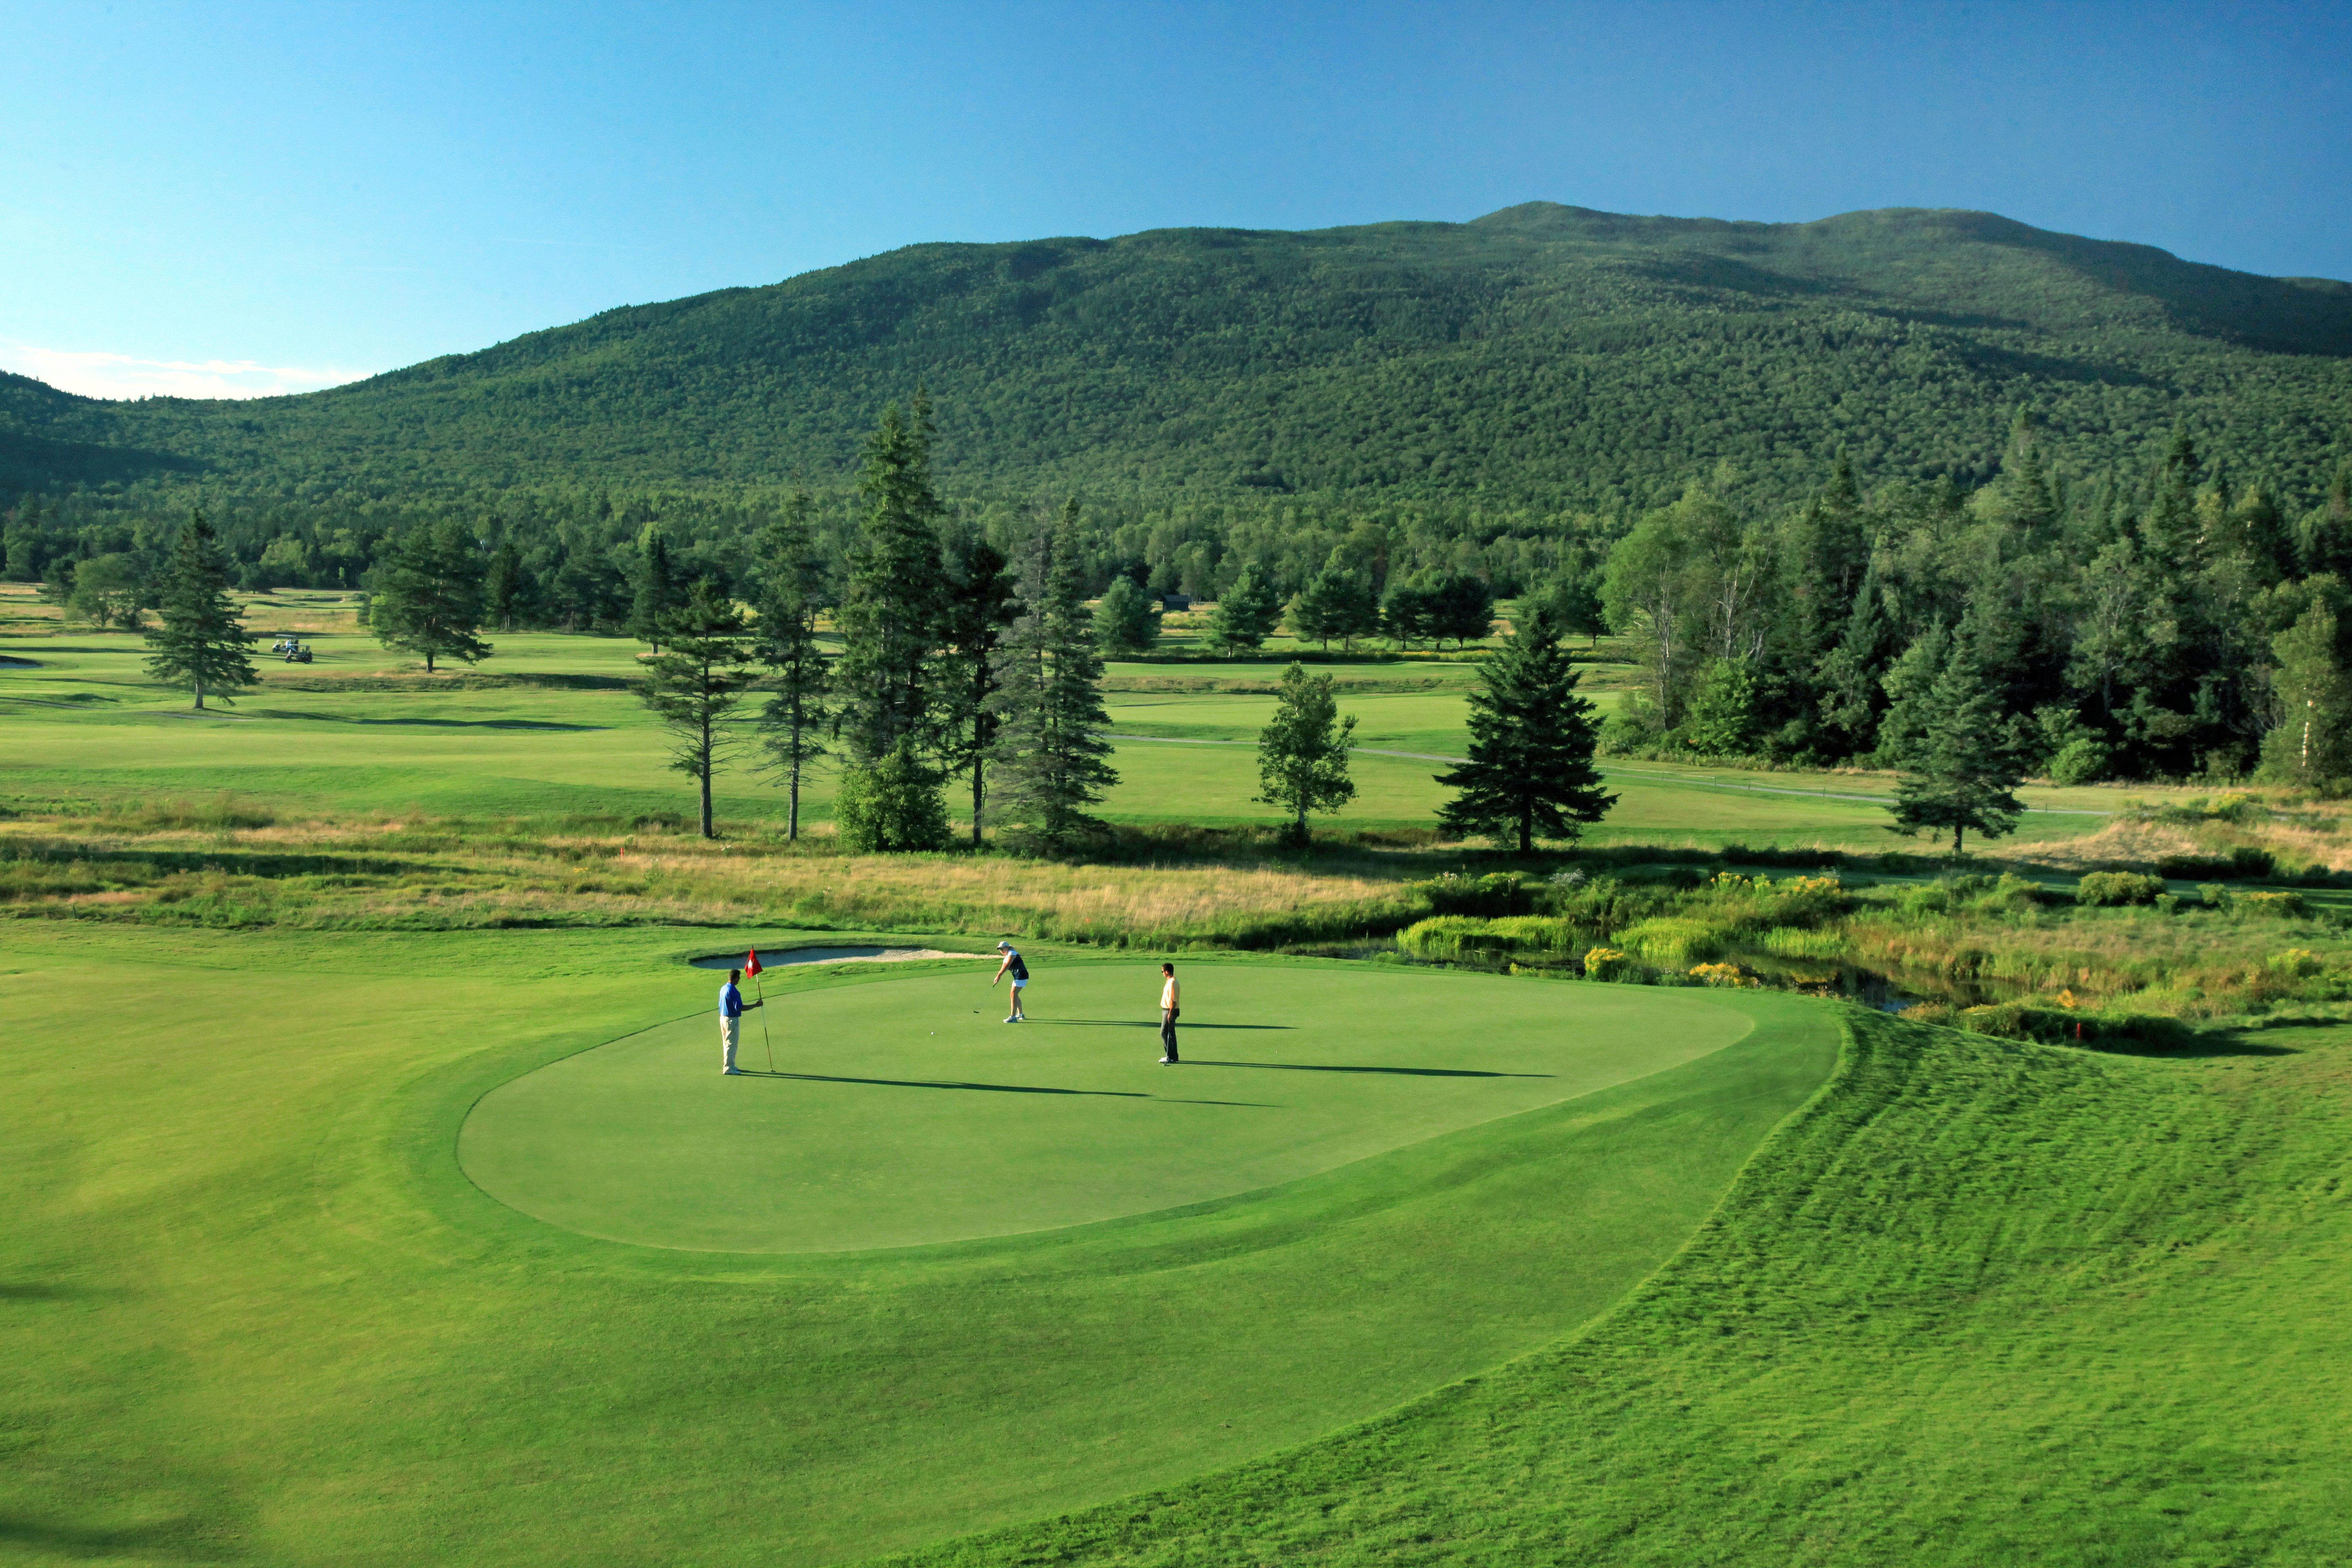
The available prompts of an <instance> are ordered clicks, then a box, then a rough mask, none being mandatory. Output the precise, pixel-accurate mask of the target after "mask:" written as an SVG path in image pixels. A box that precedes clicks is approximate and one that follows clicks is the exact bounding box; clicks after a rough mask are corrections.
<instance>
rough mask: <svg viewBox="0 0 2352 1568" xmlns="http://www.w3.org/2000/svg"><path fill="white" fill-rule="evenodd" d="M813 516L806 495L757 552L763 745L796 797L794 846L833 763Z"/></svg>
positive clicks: (790, 820)
mask: <svg viewBox="0 0 2352 1568" xmlns="http://www.w3.org/2000/svg"><path fill="white" fill-rule="evenodd" d="M809 510H810V506H809V498H808V496H807V495H806V494H805V493H802V494H799V495H795V496H793V498H792V500H790V501H788V502H787V503H786V506H785V510H784V513H783V515H782V517H780V518H778V519H777V520H776V521H773V522H772V523H770V524H769V525H768V526H767V527H766V528H763V529H761V531H760V534H759V537H758V539H757V541H756V542H755V544H754V549H755V551H756V552H757V555H758V558H759V564H760V576H761V588H760V602H759V605H758V611H759V621H758V624H757V626H756V627H755V631H754V637H753V639H752V651H753V653H754V655H755V656H756V657H757V658H758V659H759V660H760V662H761V664H762V665H764V666H766V667H767V669H768V676H769V685H770V689H771V690H772V693H773V695H772V696H771V697H770V698H769V699H768V700H767V702H766V703H765V704H764V705H763V706H762V707H761V710H760V718H759V726H760V744H761V749H762V750H763V751H764V752H766V753H767V762H766V764H765V766H766V769H767V771H768V772H770V773H772V774H773V775H775V777H777V778H778V779H779V780H780V781H781V782H782V784H783V786H784V788H785V790H786V791H787V792H788V794H787V796H786V800H787V804H786V806H785V816H784V837H785V838H786V839H787V840H789V841H792V842H794V843H797V842H798V841H799V839H800V836H801V784H802V782H803V778H804V777H805V776H806V774H807V772H808V770H809V768H810V767H811V766H813V765H814V763H816V762H817V761H818V760H820V759H821V758H823V757H824V755H825V746H824V731H825V727H826V725H827V724H828V723H829V722H830V721H831V718H832V710H831V704H830V700H829V699H830V698H831V695H832V690H833V682H832V672H831V671H830V670H829V669H828V668H826V664H825V658H824V649H823V648H821V647H819V646H818V645H817V639H816V621H817V616H818V615H819V613H820V612H821V611H822V610H823V609H824V586H825V584H824V578H825V573H824V560H823V558H822V557H820V556H819V555H818V553H817V550H816V543H815V540H814V536H813V533H814V531H813V530H812V529H811V527H810V525H809V521H808V514H809Z"/></svg>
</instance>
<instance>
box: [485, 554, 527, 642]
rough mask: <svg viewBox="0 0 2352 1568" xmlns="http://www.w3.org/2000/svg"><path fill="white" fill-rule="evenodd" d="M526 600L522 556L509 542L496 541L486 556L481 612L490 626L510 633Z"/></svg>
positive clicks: (521, 614) (525, 608) (525, 573)
mask: <svg viewBox="0 0 2352 1568" xmlns="http://www.w3.org/2000/svg"><path fill="white" fill-rule="evenodd" d="M529 601H530V570H529V569H528V568H527V567H525V566H524V565H523V563H522V552H521V551H520V550H518V549H517V548H515V542H514V541H513V540H511V539H502V540H500V541H499V547H498V548H497V549H496V550H493V551H491V552H490V568H489V572H488V575H487V576H485V577H484V578H483V580H482V610H483V613H484V615H485V616H488V620H489V623H490V625H492V626H496V627H498V628H499V630H500V631H503V632H510V631H512V630H514V629H515V627H516V626H519V625H520V624H521V621H522V618H523V616H524V615H525V614H526V613H527V611H528V606H529Z"/></svg>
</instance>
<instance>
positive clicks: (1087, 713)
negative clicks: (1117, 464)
mask: <svg viewBox="0 0 2352 1568" xmlns="http://www.w3.org/2000/svg"><path fill="white" fill-rule="evenodd" d="M1078 516H1079V513H1078V503H1077V501H1076V500H1071V502H1070V503H1069V505H1068V506H1067V507H1066V508H1065V509H1064V510H1063V512H1062V519H1061V521H1060V523H1059V524H1058V525H1057V526H1055V527H1053V528H1051V529H1040V530H1039V531H1038V533H1037V536H1036V538H1035V539H1034V540H1033V541H1032V542H1030V544H1029V546H1028V547H1027V548H1026V549H1025V550H1024V551H1023V552H1022V559H1021V601H1022V605H1021V614H1020V617H1019V618H1018V619H1017V620H1015V621H1014V622H1013V627H1012V630H1011V631H1010V632H1009V633H1008V634H1007V635H1006V637H1005V640H1004V655H1005V658H1004V666H1003V670H1004V673H1003V685H1002V687H1001V688H1000V689H998V691H997V693H996V696H995V697H994V698H993V699H992V705H993V709H994V711H995V713H996V715H997V720H998V725H999V727H998V730H997V732H996V737H995V740H994V742H993V743H992V746H991V748H990V753H989V754H990V761H991V763H992V765H993V770H994V773H995V778H996V791H995V804H994V805H993V807H992V812H993V814H994V815H995V816H998V817H1000V818H1002V819H1003V820H1006V821H1011V822H1017V823H1020V824H1023V825H1024V826H1025V827H1026V828H1027V830H1028V833H1029V836H1030V837H1032V838H1034V840H1035V841H1036V842H1037V843H1039V844H1041V845H1043V846H1044V847H1047V848H1058V847H1061V846H1063V845H1065V844H1066V843H1067V842H1069V840H1070V839H1072V838H1073V837H1076V836H1077V835H1078V834H1080V833H1082V832H1084V831H1086V830H1087V829H1089V828H1092V827H1094V826H1097V824H1096V823H1095V820H1094V818H1093V817H1091V816H1087V810H1086V808H1087V806H1089V805H1095V804H1096V803H1097V802H1098V801H1100V800H1101V799H1102V798H1103V796H1104V795H1106V794H1107V793H1108V791H1109V790H1110V788H1111V786H1112V785H1114V784H1118V773H1117V771H1116V770H1114V769H1113V768H1112V767H1111V765H1110V763H1109V762H1108V758H1109V756H1110V752H1111V745H1110V742H1108V741H1107V740H1105V739H1103V731H1105V730H1107V729H1108V728H1109V727H1110V715H1109V714H1108V712H1106V711H1105V710H1104V708H1103V700H1102V688H1101V680H1102V669H1103V665H1102V656H1101V654H1100V653H1098V652H1097V650H1096V647H1095V637H1094V627H1093V624H1092V620H1093V617H1092V616H1090V615H1089V614H1088V613H1087V604H1086V597H1085V592H1086V584H1085V580H1084V579H1083V578H1082V577H1081V575H1080V572H1081V569H1082V566H1083V562H1082V559H1081V553H1080V546H1079V541H1078Z"/></svg>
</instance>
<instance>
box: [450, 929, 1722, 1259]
mask: <svg viewBox="0 0 2352 1568" xmlns="http://www.w3.org/2000/svg"><path fill="white" fill-rule="evenodd" d="M990 973H992V970H991V968H990V967H989V966H988V965H986V964H984V963H965V964H963V965H962V966H961V968H960V969H958V970H955V971H953V972H951V973H944V974H930V975H924V976H921V977H903V978H902V977H900V976H898V975H893V976H892V977H891V978H889V979H887V980H881V981H876V982H874V983H871V984H858V985H851V986H844V987H839V988H836V989H832V990H823V991H815V992H811V993H808V994H792V993H785V994H782V995H780V996H779V998H778V999H777V1001H776V1003H775V1004H774V1005H772V1006H771V1007H769V1008H768V1009H767V1010H766V1011H767V1015H768V1022H769V1025H770V1027H771V1028H772V1029H773V1030H774V1031H775V1033H776V1034H777V1035H778V1036H779V1037H780V1040H779V1047H780V1048H779V1050H778V1053H777V1057H776V1062H777V1068H778V1071H777V1075H776V1076H773V1077H770V1076H766V1075H765V1074H764V1072H762V1071H761V1068H762V1064H763V1062H764V1061H765V1060H766V1051H765V1049H764V1047H762V1045H761V1015H760V1014H759V1013H756V1012H755V1013H752V1014H750V1015H748V1016H746V1018H745V1019H744V1022H745V1024H746V1026H747V1028H746V1031H745V1045H746V1047H748V1049H747V1050H746V1052H745V1053H744V1054H745V1057H746V1058H747V1059H746V1060H745V1062H744V1064H743V1065H745V1066H746V1067H747V1068H751V1069H752V1070H753V1072H755V1073H758V1074H759V1076H756V1077H746V1078H743V1079H727V1078H723V1077H721V1076H720V1075H719V1071H718V1058H719V1048H718V1039H717V1037H718V1030H717V1027H716V1026H715V1025H714V1024H713V1022H712V1021H711V1019H710V1017H709V1016H703V1017H698V1018H694V1019H691V1020H688V1021H684V1022H680V1023H676V1024H669V1025H665V1026H661V1027H658V1028H655V1029H651V1030H647V1031H646V1032H645V1033H643V1034H639V1035H634V1036H631V1037H628V1038H626V1039H623V1040H618V1041H615V1042H614V1043H613V1044H611V1045H608V1046H604V1047H601V1048H599V1049H596V1050H593V1051H588V1052H584V1053H583V1054H581V1055H579V1056H574V1057H569V1058H565V1059H564V1060H562V1061H560V1062H556V1063H552V1064H551V1065H550V1066H547V1067H544V1068H541V1069H539V1070H538V1071H537V1072H534V1073H531V1074H529V1075H527V1076H525V1077H523V1078H520V1079H516V1080H515V1081H514V1082H512V1083H509V1084H506V1085H504V1086H502V1087H501V1088H499V1089H496V1090H494V1091H492V1092H491V1093H490V1094H488V1095H487V1096H485V1097H484V1098H483V1100H482V1101H481V1103H480V1104H479V1105H478V1106H477V1107H476V1108H475V1110H474V1112H473V1114H472V1115H471V1116H470V1117H469V1118H468V1119H467V1122H466V1127H465V1131H464V1132H463V1134H462V1136H461V1138H460V1141H459V1143H458V1156H459V1159H460V1161H461V1162H462V1163H463V1164H464V1166H465V1168H466V1172H467V1174H468V1175H469V1176H471V1177H472V1178H473V1179H474V1181H475V1182H476V1183H477V1184H479V1185H480V1186H481V1187H482V1189H483V1190H484V1191H485V1192H488V1193H489V1194H491V1195H492V1196H494V1197H497V1198H499V1199H500V1200H502V1201H503V1202H506V1203H509V1204H511V1205H514V1206H515V1207H516V1208H519V1209H521V1210H523V1211H524V1212H525V1213H528V1214H531V1215H537V1216H539V1217H540V1218H542V1219H545V1220H548V1221H550V1222H551V1223H553V1224H557V1225H562V1226H566V1227H568V1228H570V1229H573V1230H578V1231H582V1232H584V1233H586V1234H588V1235H592V1236H602V1237H610V1238H612V1239H614V1240H618V1241H631V1242H637V1243H640V1244H643V1245H646V1246H654V1247H703V1248H710V1249H714V1250H728V1251H741V1252H798V1251H829V1250H846V1249H856V1248H864V1247H905V1246H911V1245H915V1244H918V1243H923V1242H935V1241H957V1240H965V1239H970V1238H973V1237H986V1236H999V1235H1006V1234H1010V1233H1013V1232H1019V1231H1032V1230H1043V1229H1048V1228H1052V1227H1055V1226H1075V1225H1083V1224H1086V1223H1087V1222H1089V1221H1097V1220H1105V1219H1111V1218H1116V1217H1118V1216H1120V1215H1130V1214H1138V1213H1144V1212H1148V1211H1152V1210H1159V1209H1171V1208H1176V1207H1179V1206H1181V1205H1189V1204H1196V1203H1201V1202H1203V1201H1206V1200H1209V1199H1213V1198H1221V1197H1225V1196H1228V1195H1230V1194H1235V1193H1241V1192H1246V1191H1249V1190H1251V1189H1255V1188H1261V1187H1271V1186H1274V1185H1276V1184H1280V1183H1283V1182H1287V1181H1291V1180H1295V1179H1296V1178H1297V1177H1300V1176H1306V1175H1312V1174H1314V1173H1318V1172H1320V1171H1326V1170H1329V1169H1331V1168H1333V1167H1335V1166H1338V1165H1342V1164H1345V1163H1349V1162H1351V1161H1356V1160H1360V1159H1363V1158H1365V1157H1366V1156H1368V1155H1371V1154H1376V1153H1380V1152H1383V1151H1386V1150H1389V1149H1392V1148H1395V1147H1398V1146H1400V1145H1402V1144H1406V1143H1411V1142H1418V1141H1420V1140H1422V1139H1425V1138H1430V1137H1433V1136H1435V1135H1436V1134H1439V1133H1442V1132H1447V1131H1453V1130H1454V1129H1456V1128H1460V1127H1465V1126H1469V1125H1472V1124H1475V1123H1477V1122H1480V1121H1490V1120H1492V1119H1494V1118H1496V1117H1501V1116H1509V1115H1512V1114H1515V1113H1517V1112H1519V1111H1522V1110H1531V1109H1533V1108H1535V1107H1538V1106H1542V1105H1549V1104H1551V1103H1553V1102H1555V1101H1558V1100H1569V1099H1573V1098H1575V1097H1577V1096H1579V1095H1584V1094H1590V1093H1591V1092H1593V1091H1595V1090H1597V1089H1605V1088H1608V1087H1610V1086H1611V1085H1613V1084H1617V1083H1622V1082H1624V1081H1627V1080H1629V1079H1636V1078H1641V1077H1644V1076H1646V1075H1648V1074H1651V1073H1654V1072H1657V1071H1660V1070H1661V1069H1663V1068H1670V1067H1675V1066H1677V1065H1679V1064H1681V1063H1684V1062H1687V1061H1691V1060H1694V1059H1696V1058H1700V1057H1703V1056H1706V1055H1708V1054H1710V1053H1712V1052H1715V1051H1717V1050H1719V1049H1721V1048H1722V1047H1725V1046H1727V1045H1729V1044H1731V1043H1732V1042H1733V1041H1735V1040H1737V1039H1738V1038H1739V1037H1741V1036H1742V1035H1744V1034H1746V1033H1747V1032H1748V1029H1749V1028H1750V1027H1752V1026H1753V1021H1752V1019H1751V1018H1749V1017H1748V1016H1747V1015H1745V1014H1742V1013H1737V1012H1733V1011H1730V1010H1727V1009H1726V1008H1723V1007H1720V1006H1717V1005H1714V1004H1713V1003H1712V1002H1711V1001H1710V1000H1709V999H1708V997H1707V996H1706V994H1704V993H1697V992H1672V991H1668V992H1657V991H1648V992H1644V991H1641V990H1634V989H1627V988H1622V987H1604V986H1575V987H1563V986H1559V985H1544V986H1538V985H1525V984H1522V985H1509V984H1497V983H1496V981H1494V980H1492V979H1491V978H1486V977H1483V976H1477V975H1467V974H1458V973H1398V972H1395V971H1392V970H1391V971H1383V970H1380V969H1374V968H1370V967H1369V966H1363V965H1359V966H1355V967H1354V968H1352V969H1346V970H1334V969H1332V968H1329V967H1326V966H1312V967H1301V966H1293V965H1268V964H1250V963H1186V964H1184V965H1183V966H1182V975H1183V979H1184V984H1185V997H1186V1006H1185V1016H1184V1023H1183V1029H1184V1033H1185V1034H1186V1035H1187V1037H1188V1038H1187V1041H1186V1047H1185V1048H1186V1056H1187V1063H1186V1065H1185V1066H1184V1067H1182V1068H1180V1069H1170V1068H1161V1067H1160V1066H1158V1065H1157V1060H1156V1058H1157V1056H1158V1053H1159V1049H1160V1039H1159V1034H1158V1030H1157V1027H1156V1025H1155V1023H1154V1022H1153V1017H1154V1015H1153V1014H1152V1012H1151V1004H1152V1002H1153V1000H1154V998H1155V997H1156V995H1157V994H1158V984H1157V982H1158V973H1157V972H1156V971H1155V970H1154V969H1153V968H1152V967H1151V966H1150V964H1148V963H1142V962H1140V961H1130V962H1127V963H1103V962H1096V963H1055V964H1049V965H1042V966H1041V968H1040V971H1039V979H1038V982H1037V983H1036V984H1034V985H1033V986H1032V987H1031V994H1032V997H1033V1000H1032V1001H1031V1003H1030V1013H1031V1015H1032V1020H1033V1021H1032V1022H1030V1023H1028V1024H1022V1025H1006V1024H1004V1023H1003V1022H1002V1018H1003V1011H1002V1008H1003V994H1004V993H1003V988H1002V987H1001V986H1000V987H999V988H998V989H997V990H996V991H995V992H994V993H993V994H992V993H990V992H989V991H988V990H987V989H986V988H985V986H984V984H983V983H984V982H985V980H986V978H987V976H988V975H989V974H990Z"/></svg>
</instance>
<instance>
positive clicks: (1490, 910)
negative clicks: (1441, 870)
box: [1409, 871, 1536, 918]
mask: <svg viewBox="0 0 2352 1568" xmlns="http://www.w3.org/2000/svg"><path fill="white" fill-rule="evenodd" d="M1409 891H1411V892H1412V893H1415V894H1417V895H1419V896H1420V897H1421V898H1422V899H1423V900H1427V902H1428V904H1429V908H1430V910H1431V912H1432V913H1433V914H1441V915H1484V916H1486V917H1489V918H1492V917H1494V916H1496V915H1525V914H1532V913H1534V912H1535V907H1536V893H1535V890H1534V889H1532V888H1530V887H1529V886H1528V883H1527V882H1526V881H1525V880H1524V879H1522V878H1521V877H1520V876H1519V874H1518V873H1517V872H1516V871H1498V872H1496V873H1494V874H1492V875H1490V876H1485V877H1462V876H1456V875H1454V873H1452V872H1450V871H1449V872H1447V873H1446V874H1445V875H1444V876H1443V877H1433V878H1431V879H1429V880H1427V881H1425V882H1415V883H1413V884H1412V887H1411V889H1409Z"/></svg>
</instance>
